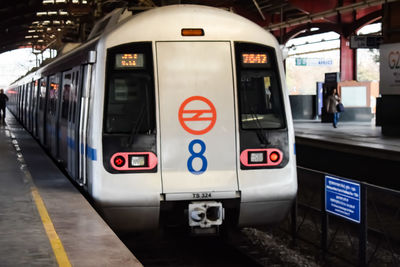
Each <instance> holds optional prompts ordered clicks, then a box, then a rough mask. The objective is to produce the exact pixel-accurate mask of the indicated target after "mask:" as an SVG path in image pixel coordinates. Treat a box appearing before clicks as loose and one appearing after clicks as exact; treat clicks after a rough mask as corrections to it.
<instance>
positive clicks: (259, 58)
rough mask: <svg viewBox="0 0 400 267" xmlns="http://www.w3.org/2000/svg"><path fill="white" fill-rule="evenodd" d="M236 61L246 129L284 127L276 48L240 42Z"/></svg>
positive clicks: (240, 108)
mask: <svg viewBox="0 0 400 267" xmlns="http://www.w3.org/2000/svg"><path fill="white" fill-rule="evenodd" d="M254 51H256V52H254ZM236 59H237V62H238V63H239V64H238V65H237V70H238V72H237V74H238V95H239V112H240V122H241V127H242V129H260V128H262V129H281V128H284V127H285V120H284V108H283V101H282V92H281V85H280V81H279V73H278V71H277V70H278V67H277V64H276V58H275V53H274V52H273V49H271V48H267V47H265V46H260V45H254V44H243V43H238V44H236Z"/></svg>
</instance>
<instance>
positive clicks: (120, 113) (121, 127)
mask: <svg viewBox="0 0 400 267" xmlns="http://www.w3.org/2000/svg"><path fill="white" fill-rule="evenodd" d="M107 60H108V62H107V69H108V70H107V73H108V77H107V88H106V103H105V104H106V108H105V121H104V122H105V123H104V132H105V133H120V134H132V135H134V134H146V133H147V134H148V133H152V132H154V130H155V99H154V81H153V63H152V57H151V45H150V44H148V43H140V44H133V45H124V46H120V47H118V48H116V49H110V50H109V51H108V57H107Z"/></svg>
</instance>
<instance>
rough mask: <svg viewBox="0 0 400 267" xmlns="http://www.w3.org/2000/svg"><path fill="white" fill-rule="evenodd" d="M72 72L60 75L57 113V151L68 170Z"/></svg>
mask: <svg viewBox="0 0 400 267" xmlns="http://www.w3.org/2000/svg"><path fill="white" fill-rule="evenodd" d="M72 80H73V77H72V70H69V71H65V72H63V73H62V86H61V88H62V89H61V96H60V97H61V100H60V112H59V137H60V138H59V139H58V151H59V156H60V160H61V162H62V164H63V166H64V167H65V168H68V143H69V142H71V140H70V139H69V135H68V114H69V108H70V103H71V101H70V97H71V90H72V87H73V84H72Z"/></svg>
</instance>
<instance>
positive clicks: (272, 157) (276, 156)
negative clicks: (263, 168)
mask: <svg viewBox="0 0 400 267" xmlns="http://www.w3.org/2000/svg"><path fill="white" fill-rule="evenodd" d="M279 158H280V156H279V154H278V152H271V154H269V159H270V160H271V161H272V162H277V161H278V160H279Z"/></svg>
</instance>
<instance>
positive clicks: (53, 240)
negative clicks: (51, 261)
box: [31, 187, 71, 267]
mask: <svg viewBox="0 0 400 267" xmlns="http://www.w3.org/2000/svg"><path fill="white" fill-rule="evenodd" d="M31 192H32V196H33V199H34V201H35V203H36V207H37V209H38V211H39V214H40V218H41V219H42V223H43V226H44V229H45V230H46V234H47V237H48V239H49V241H50V244H51V247H52V248H53V252H54V255H55V256H56V259H57V263H58V265H59V266H61V267H70V266H71V263H70V261H69V259H68V256H67V253H66V252H65V250H64V246H63V244H62V242H61V240H60V238H59V237H58V235H57V232H56V230H55V228H54V225H53V222H52V221H51V219H50V216H49V213H48V212H47V209H46V206H45V205H44V203H43V200H42V197H41V196H40V194H39V192H38V190H37V188H36V187H31Z"/></svg>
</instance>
